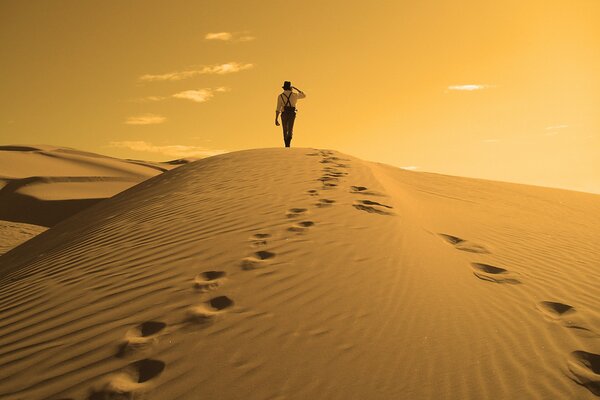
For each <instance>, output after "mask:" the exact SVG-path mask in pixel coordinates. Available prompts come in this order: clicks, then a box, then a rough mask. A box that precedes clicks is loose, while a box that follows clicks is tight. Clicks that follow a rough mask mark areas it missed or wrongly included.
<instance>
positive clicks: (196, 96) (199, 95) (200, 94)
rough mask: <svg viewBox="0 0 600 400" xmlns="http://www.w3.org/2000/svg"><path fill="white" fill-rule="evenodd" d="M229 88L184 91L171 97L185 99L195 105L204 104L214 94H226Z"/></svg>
mask: <svg viewBox="0 0 600 400" xmlns="http://www.w3.org/2000/svg"><path fill="white" fill-rule="evenodd" d="M228 91H229V88H226V87H224V86H221V87H218V88H216V89H211V88H206V89H197V90H184V91H183V92H179V93H175V94H174V95H173V97H175V98H176V99H186V100H191V101H195V102H196V103H204V102H205V101H208V100H210V99H211V98H213V97H214V95H215V92H219V93H222V92H228Z"/></svg>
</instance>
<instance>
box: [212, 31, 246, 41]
mask: <svg viewBox="0 0 600 400" xmlns="http://www.w3.org/2000/svg"><path fill="white" fill-rule="evenodd" d="M204 39H206V40H219V41H223V42H249V41H251V40H254V39H256V38H255V37H254V36H252V35H249V34H248V32H210V33H207V34H206V35H205V36H204Z"/></svg>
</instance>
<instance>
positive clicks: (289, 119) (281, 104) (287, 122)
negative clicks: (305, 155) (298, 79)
mask: <svg viewBox="0 0 600 400" xmlns="http://www.w3.org/2000/svg"><path fill="white" fill-rule="evenodd" d="M282 89H283V93H281V94H280V95H279V96H277V110H275V125H277V126H279V114H281V125H282V127H283V142H284V143H285V147H290V144H291V143H292V133H293V130H294V120H295V119H296V102H297V101H298V100H299V99H303V98H305V97H306V94H304V92H303V91H302V90H300V89H298V88H297V87H294V86H292V83H291V82H289V81H285V82H283V86H282ZM293 89H296V90H297V91H298V93H294V92H293Z"/></svg>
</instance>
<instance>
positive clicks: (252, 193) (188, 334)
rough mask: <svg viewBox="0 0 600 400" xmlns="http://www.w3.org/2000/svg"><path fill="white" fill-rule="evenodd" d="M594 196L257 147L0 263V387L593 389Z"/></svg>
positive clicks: (84, 393)
mask: <svg viewBox="0 0 600 400" xmlns="http://www.w3.org/2000/svg"><path fill="white" fill-rule="evenodd" d="M599 227H600V196H595V195H589V194H583V193H576V192H568V191H562V190H551V189H544V188H538V187H531V186H524V185H515V184H506V183H498V182H490V181H482V180H475V179H466V178H457V177H449V176H442V175H435V174H426V173H416V172H410V171H403V170H399V169H396V168H392V167H387V166H384V165H379V164H374V163H368V162H364V161H361V160H358V159H355V158H352V157H350V156H346V155H343V154H340V153H337V152H334V151H323V150H313V149H262V150H250V151H242V152H236V153H230V154H226V155H221V156H216V157H211V158H208V159H205V160H201V161H198V162H196V163H193V164H189V165H186V166H183V167H180V168H178V169H176V170H172V171H170V172H167V173H165V174H163V175H161V176H157V177H155V178H152V179H149V180H147V181H145V182H143V183H141V184H139V185H138V186H136V187H134V188H131V189H129V190H127V191H125V192H123V193H120V194H118V195H117V196H115V197H113V198H111V199H109V200H106V201H103V202H102V203H99V204H97V205H95V206H92V207H91V208H88V209H86V210H84V211H83V212H81V213H80V214H78V215H76V216H74V217H72V218H70V219H67V220H65V221H63V222H62V223H60V224H58V225H56V226H55V227H53V228H51V229H50V230H48V231H46V232H44V233H42V234H41V235H39V236H37V237H35V238H34V239H32V240H30V241H28V242H27V243H25V244H23V245H21V246H20V247H18V248H16V249H13V250H12V251H10V252H9V253H7V254H5V255H4V256H2V257H0V371H2V372H1V374H0V398H1V399H92V400H97V399H122V398H136V399H138V398H144V399H159V400H165V399H231V400H233V399H236V400H237V399H298V400H300V399H302V400H305V399H327V400H330V399H344V400H347V399H357V400H358V399H361V400H364V399H411V400H412V399H432V400H440V399H457V400H458V399H461V400H463V399H473V400H475V399H477V400H480V399H511V400H514V399H540V400H541V399H584V400H585V399H595V398H597V396H599V395H600V391H599V390H600V389H599V388H600V367H599V357H600V356H599V354H600V337H599V334H600V296H598V293H600V242H599V241H598V238H599V233H600V232H599V229H600V228H599Z"/></svg>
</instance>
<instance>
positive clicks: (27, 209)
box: [0, 145, 174, 227]
mask: <svg viewBox="0 0 600 400" xmlns="http://www.w3.org/2000/svg"><path fill="white" fill-rule="evenodd" d="M173 167H174V165H171V164H161V163H151V162H143V161H133V160H131V161H129V160H120V159H116V158H112V157H106V156H102V155H99V154H94V153H88V152H83V151H78V150H74V149H68V148H61V147H54V146H46V145H44V146H18V145H14V146H0V183H1V184H0V220H4V221H13V222H22V223H28V224H34V225H41V226H46V227H49V226H53V225H55V224H56V223H58V222H59V221H62V220H63V219H65V218H67V217H69V216H71V215H74V214H76V213H78V212H79V211H81V210H83V209H85V208H87V207H89V206H91V205H93V204H96V203H97V202H98V201H100V200H103V199H105V198H108V197H111V196H113V195H115V194H116V193H119V192H121V191H123V190H125V189H127V188H129V187H131V186H134V185H136V184H137V183H139V182H141V181H143V180H145V179H148V178H149V177H152V176H155V175H157V174H160V173H162V172H164V171H167V170H170V169H172V168H173Z"/></svg>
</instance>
